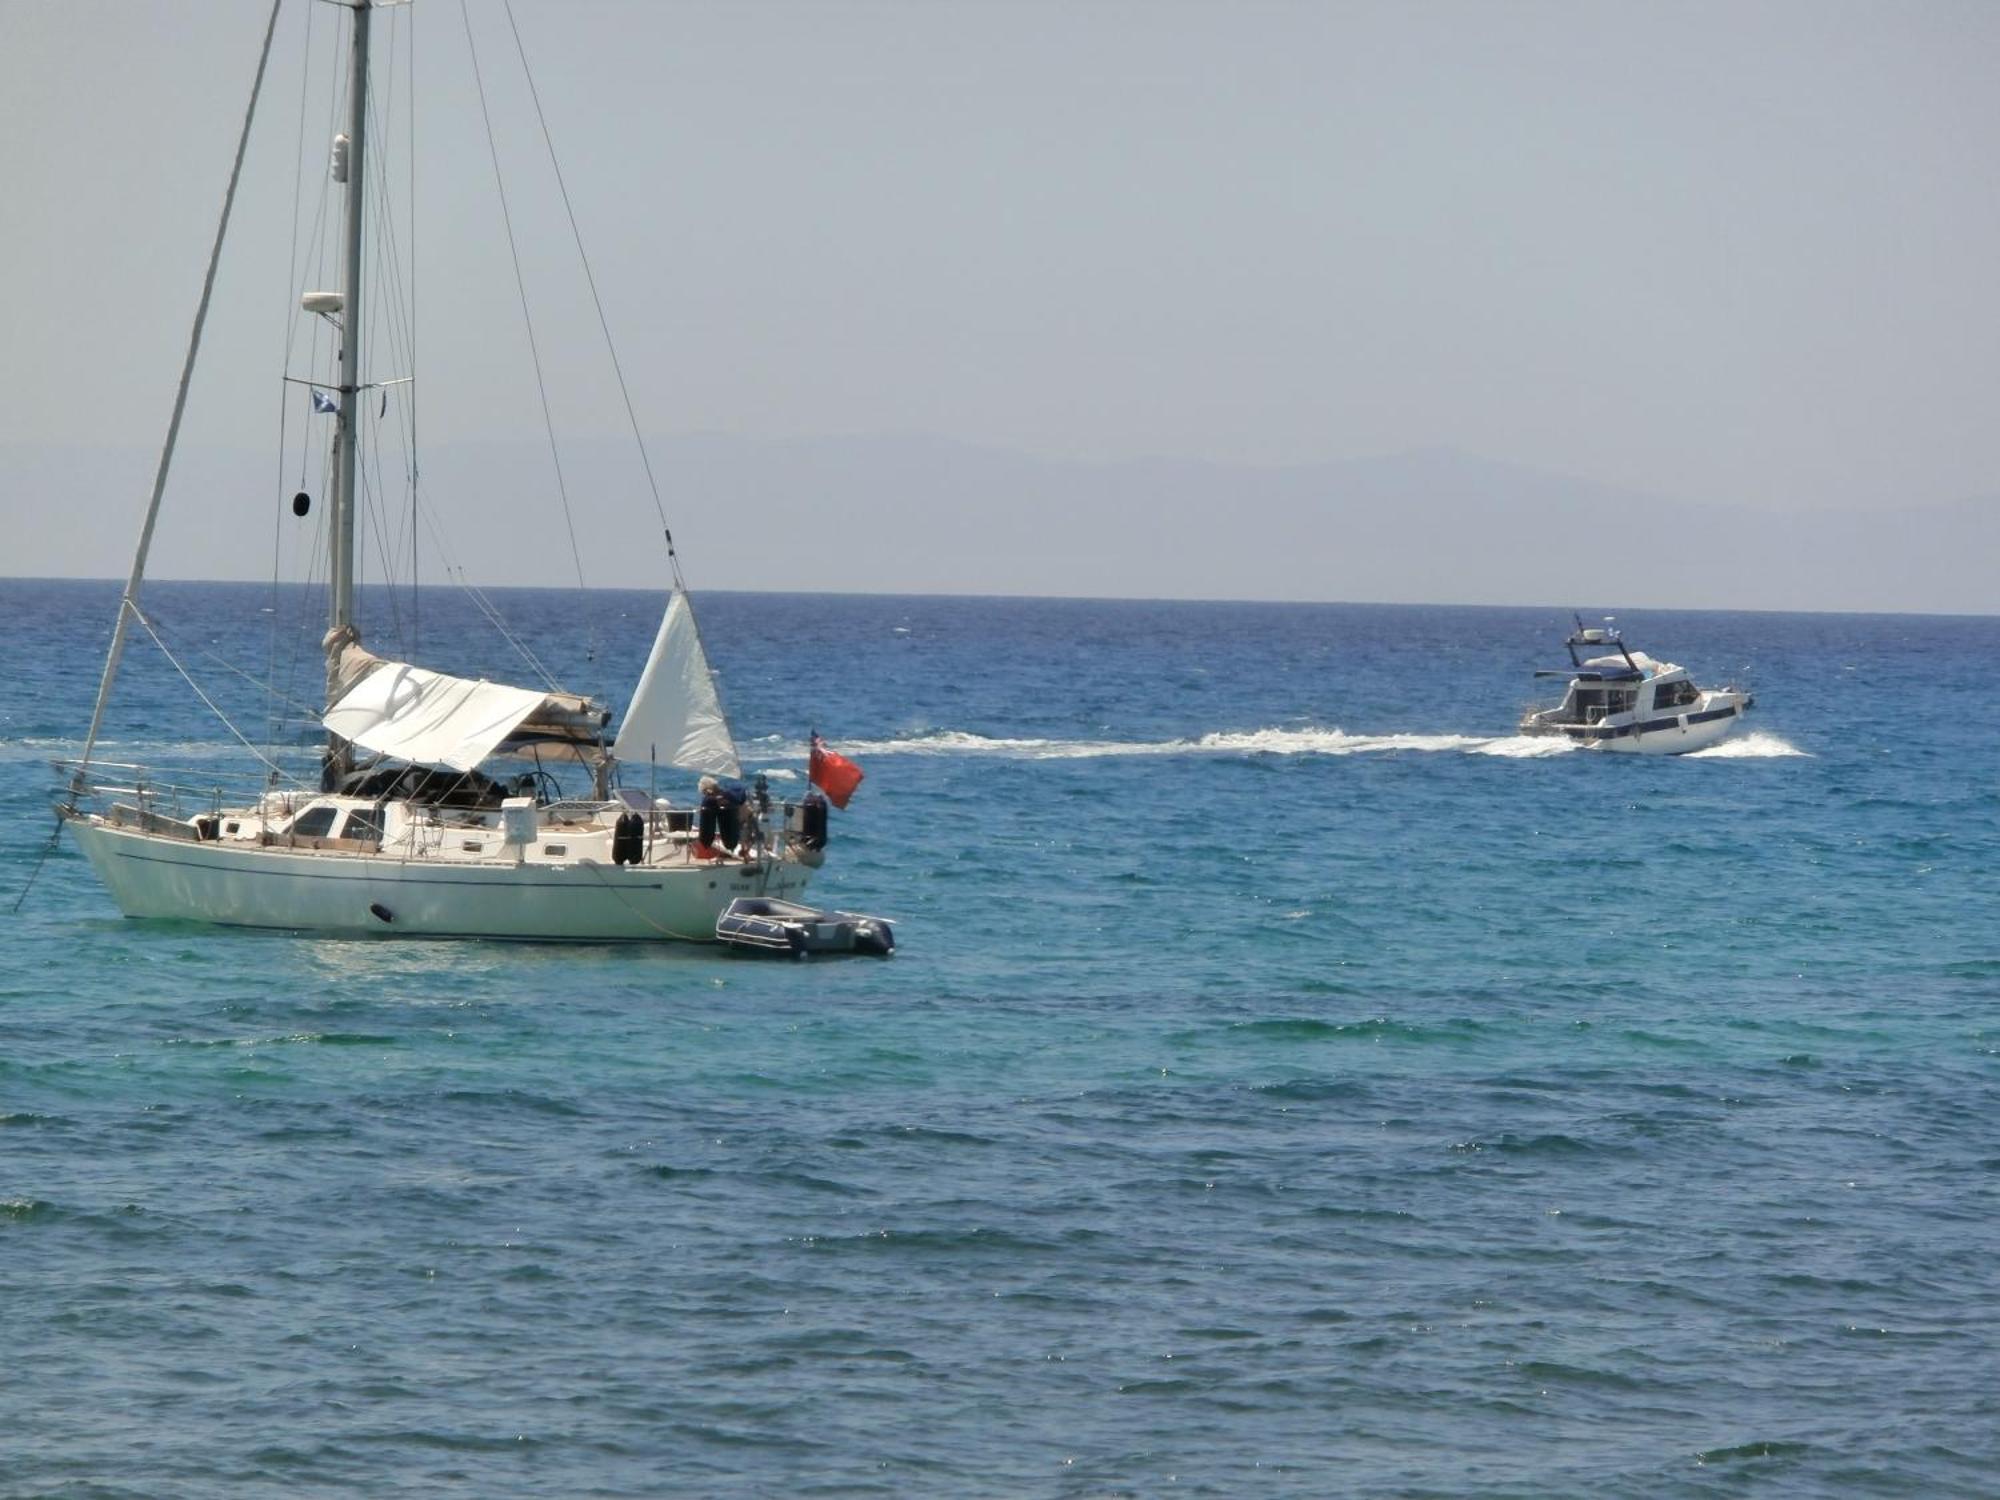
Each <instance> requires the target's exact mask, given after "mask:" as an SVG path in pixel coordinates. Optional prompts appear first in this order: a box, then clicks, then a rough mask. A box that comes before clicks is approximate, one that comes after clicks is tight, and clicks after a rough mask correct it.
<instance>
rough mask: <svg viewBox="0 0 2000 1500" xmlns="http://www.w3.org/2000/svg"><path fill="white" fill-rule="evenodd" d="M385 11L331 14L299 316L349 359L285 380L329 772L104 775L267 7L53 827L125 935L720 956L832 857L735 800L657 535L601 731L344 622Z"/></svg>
mask: <svg viewBox="0 0 2000 1500" xmlns="http://www.w3.org/2000/svg"><path fill="white" fill-rule="evenodd" d="M397 3H404V0H347V4H346V5H345V6H344V9H345V10H346V11H347V13H348V14H349V16H350V34H349V37H348V49H349V50H348V56H347V81H346V114H345V121H344V127H343V128H342V130H341V131H340V133H339V134H338V135H336V137H335V139H334V141H333V149H332V152H331V154H330V160H331V168H330V175H331V179H332V183H333V186H332V188H331V191H332V192H333V194H334V196H336V197H337V198H339V199H340V200H341V203H342V214H343V216H344V218H343V222H342V223H341V226H340V236H341V240H342V254H341V270H340V275H341V285H340V287H339V289H338V290H337V291H306V292H304V293H303V294H302V295H301V299H300V300H301V306H302V309H303V311H304V312H306V313H307V314H309V315H312V316H314V317H317V318H322V319H325V320H327V322H328V323H330V324H331V325H332V326H333V327H334V328H335V330H336V337H337V343H338V368H337V371H335V372H333V373H332V378H331V379H328V380H323V381H302V382H298V383H301V384H305V385H310V386H311V387H312V391H311V397H312V400H313V403H314V406H315V407H316V408H317V409H318V410H320V411H322V412H326V413H328V414H330V415H332V416H333V419H334V422H335V432H334V436H333V438H332V439H331V441H330V443H329V444H328V447H329V450H330V451H329V458H330V476H329V490H330V497H331V499H330V512H329V516H328V525H327V528H326V529H327V536H328V553H327V557H326V565H327V568H328V574H327V576H328V588H327V593H328V599H329V605H328V609H329V613H328V620H327V628H326V632H325V636H324V639H323V641H322V647H323V650H324V654H325V684H326V687H325V699H324V702H325V708H324V711H323V713H322V715H321V716H320V719H321V725H322V726H323V728H324V731H325V734H326V739H325V744H324V751H323V753H321V755H320V757H319V766H318V775H317V777H310V776H304V775H289V774H283V773H281V772H280V770H279V769H278V768H277V767H276V765H275V764H273V765H272V768H271V771H270V776H269V778H268V781H267V783H266V784H265V785H264V786H263V787H262V788H261V789H260V790H258V791H257V792H256V794H255V795H253V796H250V797H248V798H246V799H245V800H242V801H240V802H237V803H233V804H229V805H225V804H224V802H223V800H222V799H221V798H220V797H219V796H216V797H214V798H212V799H211V798H210V797H208V796H207V795H206V794H205V793H203V792H198V791H185V790H182V789H179V788H176V787H175V786H173V785H171V784H170V783H168V782H167V781H164V780H162V779H161V778H160V777H158V776H155V775H152V774H149V773H148V772H146V771H145V770H143V769H142V768H140V767H137V766H133V765H128V764H127V765H115V766H113V765H108V764H106V763H103V762H101V761H98V760H96V759H95V758H94V757H95V751H96V748H97V745H98V742H99V738H100V735H101V732H102V729H103V726H104V719H105V709H106V704H107V702H108V701H109V699H110V696H111V693H112V688H113V684H114V682H115V680H116V677H117V674H118V668H119V663H120V658H121V655H122V653H123V650H124V646H125V643H126V640H127V637H128V634H129V632H130V628H131V627H132V626H134V625H135V624H136V625H137V626H138V627H139V628H141V629H142V630H144V631H146V632H147V633H149V634H153V627H152V625H151V623H150V622H149V621H148V619H147V616H146V614H145V612H144V611H143V610H142V608H141V591H142V586H143V583H144V579H145V570H146V559H147V553H148V549H149V547H150V545H151V540H152V537H153V533H154V528H155V524H156V522H157V520H158V516H159V511H160V503H161V497H162V494H163V493H164V490H165V487H166V480H167V474H168V470H169V466H170V465H171V462H172V458H173V450H174V445H175V440H176V437H177V434H178V431H179V428H180V423H181V417H182V412H183V410H184V408H185V404H186V398H187V390H188V382H189V377H190V375H191V374H192V371H193V368H194V363H195V358H196V354H197V351H198V350H199V347H200V341H201V330H202V326H203V323H204V321H205V319H206V316H207V311H208V305H209V300H210V295H211V293H212V291H213V288H214V283H215V275H216V268H217V264H218V262H219V259H220V254H221V250H222V245H223V240H224V238H225V235H226V233H227V229H228V223H229V215H230V211H231V208H232V206H233V204H234V201H235V197H236V190H237V185H238V182H239V179H240V176H241V171H242V166H243V160H244V151H245V146H246V145H247V143H248V140H249V136H250V129H251V124H252V121H253V120H254V118H255V114H256V104H257V96H258V93H259V92H260V91H261V89H262V86H263V79H264V74H265V69H266V64H267V63H268V61H269V58H270V53H271V42H272V37H273V34H274V32H275V29H276V23H277V16H278V0H273V5H272V10H271V20H270V23H269V25H268V26H267V27H266V29H265V35H264V50H263V52H262V54H260V58H259V63H258V68H257V79H256V84H255V85H254V86H253V89H252V93H251V101H250V107H249V110H248V111H247V112H246V116H245V119H244V123H243V137H242V140H241V141H240V142H239V144H238V147H237V153H236V161H235V167H234V168H233V169H232V172H231V176H230V182H229V190H228V193H227V195H226V197H225V199H224V206H223V211H222V218H221V222H220V223H219V225H218V227H217V231H216V237H215V246H214V251H213V253H212V255H211V258H210V262H209V269H208V276H207V279H206V281H205V283H204V286H203V290H202V296H201V303H200V308H199V310H198V311H197V314H196V318H195V324H194V334H193V337H192V338H191V340H190V344H189V349H188V354H187V361H186V365H185V367H184V369H183V371H182V376H181V383H180V388H179V391H178V394H177V396H176V399H175V404H174V408H173V414H172V418H171V420H170V422H169V426H168V436H167V441H166V444H165V447H164V450H163V452H162V454H161V459H160V464H159V469H158V473H157V475H156V477H155V481H154V486H153V494H152V501H151V505H150V506H149V508H148V510H147V514H146V519H145V523H144V525H143V526H142V528H141V532H140V539H139V545H138V548H137V551H136V554H135V556H134V559H133V565H132V571H131V575H130V578H129V580H128V582H127V584H126V587H125V591H124V594H123V596H122V598H121V600H120V603H119V611H118V620H117V625H116V628H115V631H114V633H113V638H112V642H111V647H110V650H109V652H108V653H107V656H106V660H105V664H104V673H103V678H102V681H101V683H100V686H99V691H98V696H97V703H96V707H95V709H94V711H93V713H92V718H91V724H90V729H89V733H88V735H87V737H86V739H85V743H84V749H83V753H82V756H81V758H80V759H79V760H76V761H73V762H60V763H59V767H60V769H62V770H63V771H64V772H65V773H66V774H67V778H68V780H67V787H66V790H65V792H64V793H63V795H62V799H61V801H60V803H59V805H58V808H57V812H58V816H59V818H60V819H61V825H62V827H64V828H66V829H67V830H68V831H69V832H70V833H71V834H72V835H73V836H74V837H75V839H76V841H77V843H78V845H79V846H80V847H81V848H82V850H83V852H84V854H85V855H86V856H87V857H88V858H89V860H90V862H91V864H92V865H93V866H94V867H95V869H96V871H97V874H98V875H99V877H100V878H101V879H102V880H103V882H104V885H105V886H106V887H107V889H108V890H109V891H110V894H111V896H112V898H113V899H114V900H115V901H116V903H117V904H118V907H119V908H120V910H121V911H123V912H124V913H125V915H127V916H129V917H142V918H169V919H182V920H192V921H200V922H212V923H223V924H230V925H237V926H244V927H257V928H282V929H295V930H302V931H309V932H317V933H339V934H354V933H379V934H401V935H422V936H463V937H488V938H512V939H523V938H525V939H547V940H582V941H688V942H713V941H715V939H716V922H717V919H718V917H719V916H720V915H721V914H722V913H723V912H724V910H725V909H726V908H727V907H728V906H729V904H730V903H731V902H732V901H735V900H738V899H741V898H770V899H775V900H779V901H786V900H792V899H795V898H796V897H797V896H798V895H799V893H800V892H802V891H803V890H804V888H805V886H806V884H807V881H808V880H809V878H810V877H811V875H812V873H813V871H814V870H815V869H817V868H818V867H819V866H820V864H821V863H822V861H823V860H824V858H825V846H826V831H827V829H826V802H825V799H823V798H822V797H820V796H818V795H817V794H816V793H811V792H809V793H808V794H807V795H806V796H804V797H803V798H801V799H800V800H799V801H798V802H797V803H777V804H774V803H773V802H772V800H771V798H770V795H769V790H768V784H767V783H766V782H765V781H764V779H763V778H762V777H759V778H758V782H757V785H756V788H755V790H754V792H751V791H746V789H744V788H743V787H741V786H740V785H729V784H726V782H733V781H735V780H736V779H737V778H740V777H741V774H742V765H741V760H740V757H739V756H738V753H737V749H736V745H735V741H734V737H733V735H732V732H731V729H730V725H729V720H728V717H727V715H726V714H725V712H724V710H723V706H722V701H721V697H720V694H719V693H718V691H717V687H716V682H715V677H714V673H713V672H712V670H711V668H710V666H709V662H708V656H707V653H706V650H705V649H704V646H703V643H702V636H701V631H700V629H699V626H698V624H697V622H696V619H695V611H694V605H693V603H692V601H691V600H690V599H689V597H688V593H687V589H686V586H685V584H684V582H683V580H682V577H681V572H680V565H679V562H678V559H677V556H676V554H675V552H674V549H673V544H672V537H671V533H670V532H668V533H666V540H667V557H668V559H669V563H670V567H671V573H672V587H671V589H670V592H669V596H668V601H667V604H666V608H665V611H664V613H663V616H662V619H661V621H660V626H659V630H658V634H657V636H656V638H655V640H654V642H653V647H652V651H651V654H650V655H649V657H648V659H647V661H646V664H645V668H644V670H643V672H642V673H641V675H640V678H639V681H638V684H637V686H636V688H635V689H634V691H633V693H632V695H631V698H630V699H629V701H628V702H627V704H626V707H625V712H624V714H623V716H622V717H621V718H620V720H619V722H618V724H617V727H616V729H615V731H614V730H613V728H612V717H613V716H612V712H611V710H610V709H609V708H608V707H607V706H606V705H604V704H602V703H600V702H597V701H595V700H593V699H591V698H589V697H586V696H584V695H581V694H574V693H568V692H564V691H558V690H549V689H541V688H523V687H515V686H511V685H508V684H504V683H498V682H491V681H487V680H484V679H473V678H468V677H459V676H454V675H451V674H449V673H445V672H439V671H434V670H431V669H429V668H426V667H423V666H420V665H418V664H416V663H414V662H408V661H400V660H394V659H390V658H388V657H384V656H380V655H377V654H376V653H374V652H372V651H370V650H369V649H368V648H367V647H366V645H365V644H364V643H363V637H362V629H361V621H360V620H359V619H358V618H357V615H356V609H355V601H356V576H357V575H356V556H355V532H356V478H357V474H359V473H360V472H361V463H362V453H361V451H360V447H359V433H358V428H359V426H360V422H359V420H358V417H359V414H360V413H361V411H362V409H363V407H364V404H366V403H369V402H371V401H372V399H373V391H374V390H375V389H376V387H377V385H382V384H388V383H390V382H378V383H373V384H371V383H368V382H364V380H363V370H364V364H363V360H362V348H361V344H362V340H363V336H364V333H365V332H366V327H365V325H364V323H363V321H362V318H361V315H360V313H361V307H362V300H363V295H364V290H365V289H364V286H363V271H364V264H363V262H364V256H363V234H362V227H363V222H364V217H365V216H366V215H367V214H368V212H369V209H368V207H367V205H368V198H367V195H366V192H365V184H366V179H367V174H368V160H367V152H366V151H365V149H364V147H365V145H366V143H367V141H368V129H369V124H370V99H369V93H370V57H369V49H370V32H371V18H372V13H373V12H374V11H375V10H377V9H379V8H382V7H383V5H384V4H397ZM289 378H292V377H290V376H289V375H288V379H289ZM621 384H622V377H621ZM627 404H628V409H629V404H630V403H629V400H628V403H627ZM634 435H635V437H636V435H637V428H636V421H635V424H634ZM649 472H650V470H649ZM309 503H310V502H309V498H308V497H307V496H306V495H304V494H303V493H301V495H300V496H299V497H297V499H296V501H295V502H294V510H295V512H296V513H297V514H300V515H303V514H305V510H306V508H307V506H309ZM661 519H662V529H663V531H664V530H665V527H664V520H665V518H664V514H662V518H661ZM154 638H155V639H156V640H158V636H157V635H155V637H154ZM245 744H246V745H247V744H248V741H247V740H245ZM814 752H815V753H814V769H815V774H818V771H819V767H820V765H821V762H822V759H823V758H824V759H826V761H827V763H828V764H829V765H833V766H834V769H835V772H836V774H839V773H840V772H841V771H842V768H844V770H845V772H846V773H848V774H849V780H848V782H846V783H841V784H837V785H836V788H835V791H834V796H835V800H836V802H837V803H840V804H842V805H844V803H845V800H846V797H845V790H847V789H851V780H852V779H856V778H858V772H856V771H854V768H853V767H852V766H851V764H849V763H846V762H842V761H840V760H839V757H837V756H826V755H825V754H824V752H823V749H822V747H821V745H820V743H819V741H818V738H817V734H815V736H814ZM551 764H562V765H566V766H569V767H571V768H573V769H574V770H575V771H576V772H577V773H578V774H583V773H587V774H588V777H589V783H590V785H589V790H588V792H587V793H586V794H581V795H576V796H569V797H565V796H562V795H559V794H558V793H557V792H556V791H554V790H552V782H551V779H550V778H549V776H548V775H547V774H545V768H546V767H547V766H548V765H551ZM524 765H526V766H527V767H529V768H530V769H527V770H525V771H522V770H521V767H522V766H524ZM635 766H636V767H643V768H644V769H645V774H646V779H647V781H648V782H649V785H648V786H647V787H646V788H645V789H640V788H636V787H631V786H624V785H621V776H620V769H621V767H635ZM510 767H512V768H513V769H512V770H511V771H510ZM663 767H666V768H679V769H680V770H682V771H685V772H690V773H694V774H696V775H699V776H700V777H701V778H702V780H701V787H702V793H701V795H700V797H699V799H698V800H697V799H695V798H690V799H688V800H687V802H686V803H685V804H684V805H678V806H677V805H674V804H672V803H671V802H669V801H668V800H667V799H665V798H662V797H660V796H658V795H656V793H655V791H654V790H653V787H652V785H651V784H650V783H652V781H653V778H654V777H655V776H656V775H657V772H658V770H659V769H660V768H663Z"/></svg>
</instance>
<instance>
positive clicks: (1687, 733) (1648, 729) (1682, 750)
mask: <svg viewBox="0 0 2000 1500" xmlns="http://www.w3.org/2000/svg"><path fill="white" fill-rule="evenodd" d="M1742 722H1743V710H1742V708H1741V707H1738V708H1736V709H1735V710H1734V711H1733V712H1730V713H1728V714H1727V715H1725V716H1723V717H1719V718H1711V719H1705V720H1703V721H1702V722H1700V723H1689V722H1688V720H1687V719H1680V720H1678V721H1672V720H1669V721H1667V722H1664V723H1663V722H1661V721H1658V720H1655V721H1653V722H1652V723H1650V724H1647V725H1645V726H1644V727H1643V728H1639V727H1634V728H1628V729H1623V730H1622V731H1618V730H1606V729H1604V728H1602V727H1600V726H1595V725H1593V726H1583V725H1576V726H1569V725H1565V726H1561V727H1554V728H1551V727H1546V726H1537V727H1533V728H1527V729H1526V732H1527V733H1529V734H1554V735H1560V736H1561V737H1563V738H1565V739H1569V740H1573V741H1575V742H1576V743H1577V744H1579V745H1582V746H1583V747H1584V748H1585V749H1588V750H1601V751H1603V752H1604V753H1606V754H1608V755H1689V754H1692V753H1693V752H1694V751H1696V750H1706V749H1707V748H1708V747H1709V746H1710V745H1719V744H1721V743H1722V741H1723V740H1725V739H1727V738H1728V737H1729V735H1730V734H1731V733H1732V732H1733V731H1734V730H1735V728H1736V726H1737V725H1739V724H1741V723H1742Z"/></svg>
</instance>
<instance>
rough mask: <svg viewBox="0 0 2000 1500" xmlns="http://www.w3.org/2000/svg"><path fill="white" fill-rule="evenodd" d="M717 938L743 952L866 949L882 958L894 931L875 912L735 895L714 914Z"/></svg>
mask: <svg viewBox="0 0 2000 1500" xmlns="http://www.w3.org/2000/svg"><path fill="white" fill-rule="evenodd" d="M715 937H716V941H717V942H720V943H726V944H728V945H729V946H730V947H731V948H735V949H737V950H738V951H740V952H744V953H774V954H778V955H780V956H782V957H787V958H804V957H805V956H806V955H807V954H808V953H870V954H874V955H875V956H877V957H879V958H887V957H888V956H889V955H890V954H891V953H893V952H895V951H896V934H895V932H894V931H893V930H892V929H891V928H890V926H889V924H888V923H887V922H885V921H883V920H882V918H880V917H864V916H862V915H861V914H860V913H859V912H852V911H821V910H820V909H819V908H818V907H814V906H801V905H800V904H799V903H798V902H796V901H778V900H774V899H772V898H771V897H769V896H739V897H738V898H737V899H736V900H734V901H732V902H730V903H729V905H728V906H726V907H724V908H723V911H722V915H721V916H719V917H717V918H716V919H715Z"/></svg>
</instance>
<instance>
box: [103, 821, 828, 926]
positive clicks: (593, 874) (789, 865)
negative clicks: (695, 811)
mask: <svg viewBox="0 0 2000 1500" xmlns="http://www.w3.org/2000/svg"><path fill="white" fill-rule="evenodd" d="M70 828H71V830H72V831H73V832H74V833H75V835H76V839H77V842H78V844H80V845H81V846H82V848H83V852H84V853H85V854H86V855H87V856H88V857H89V859H90V862H91V864H92V865H93V866H95V867H96V869H97V873H98V876H99V878H100V879H102V880H103V882H104V884H105V886H106V888H107V889H109V890H110V892H111V897H112V899H113V900H114V901H116V902H117V903H118V908H119V910H120V911H122V912H123V913H124V914H125V915H126V916H128V917H153V918H171V919H178V920H181V921H191V922H215V923H220V924H223V925H225V926H235V927H270V928H280V929H288V930H295V931H310V932H327V933H343V934H362V933H368V934H375V935H401V936H417V937H480V938H517V939H531V940H536V941H554V942H691V943H712V942H714V941H715V919H716V917H717V916H718V915H720V914H721V912H722V909H723V908H724V907H726V906H727V905H728V904H729V903H730V902H731V901H733V900H735V899H736V898H737V897H739V896H777V897H784V898H791V897H795V896H797V895H798V893H800V892H801V891H803V890H804V889H805V886H806V882H807V880H808V878H809V877H810V875H811V871H810V870H809V869H807V868H806V867H805V866H803V865H800V864H798V863H796V862H795V861H792V860H774V859H765V860H759V861H753V862H750V863H739V862H736V861H729V862H726V863H724V862H707V861H704V862H702V863H699V864H674V865H668V866H660V865H613V864H603V863H598V862H596V861H589V862H583V861H579V862H576V863H572V864H566V865H546V864H498V863H492V862H487V863H471V862H463V863H461V862H456V861H444V860H435V859H400V858H396V857H393V856H391V857H383V856H380V855H366V854H341V855H329V854H325V853H312V854H305V853H297V852H293V851H289V850H286V849H282V848H268V847H259V846H255V845H247V846H245V845H230V844H223V843H216V842H204V843H196V842H191V841H189V840H186V839H178V838H165V837H161V836H158V835H155V834H148V833H143V832H140V831H139V830H136V829H132V828H124V827H117V826H113V825H111V824H108V823H105V822H103V821H101V820H99V819H95V818H76V819H73V820H71V822H70ZM377 908H379V911H378V910H377ZM381 913H387V916H386V918H385V917H384V916H383V915H382V914H381Z"/></svg>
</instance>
